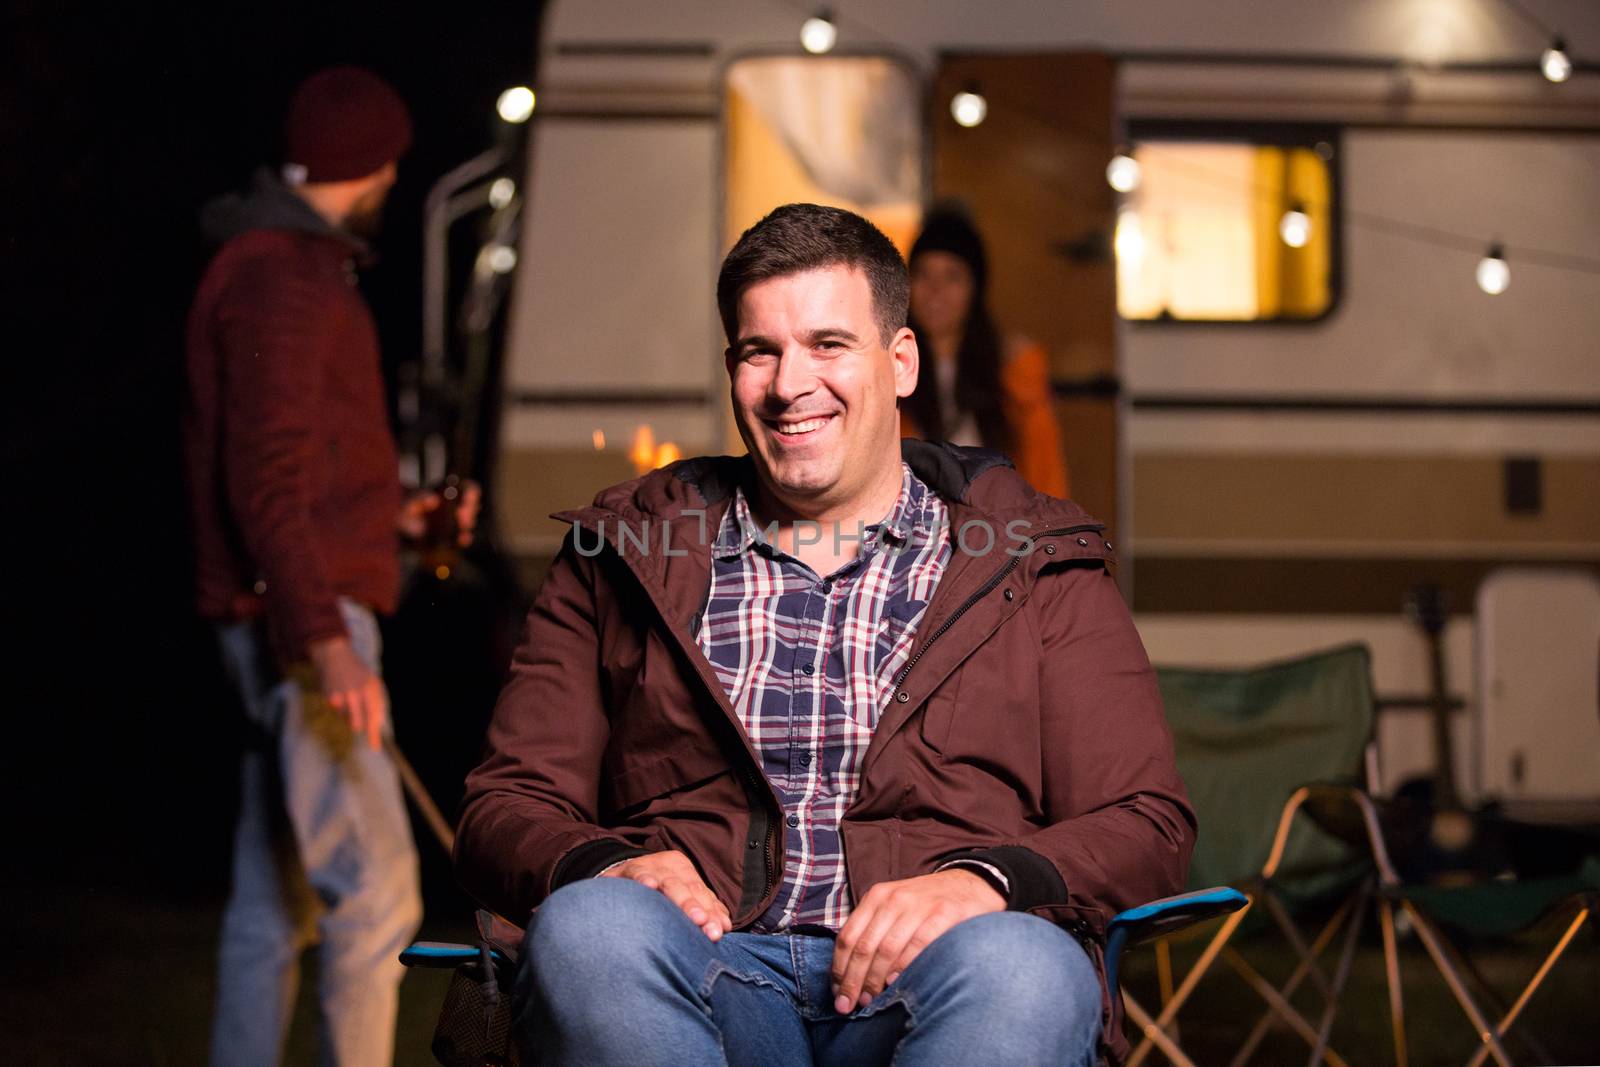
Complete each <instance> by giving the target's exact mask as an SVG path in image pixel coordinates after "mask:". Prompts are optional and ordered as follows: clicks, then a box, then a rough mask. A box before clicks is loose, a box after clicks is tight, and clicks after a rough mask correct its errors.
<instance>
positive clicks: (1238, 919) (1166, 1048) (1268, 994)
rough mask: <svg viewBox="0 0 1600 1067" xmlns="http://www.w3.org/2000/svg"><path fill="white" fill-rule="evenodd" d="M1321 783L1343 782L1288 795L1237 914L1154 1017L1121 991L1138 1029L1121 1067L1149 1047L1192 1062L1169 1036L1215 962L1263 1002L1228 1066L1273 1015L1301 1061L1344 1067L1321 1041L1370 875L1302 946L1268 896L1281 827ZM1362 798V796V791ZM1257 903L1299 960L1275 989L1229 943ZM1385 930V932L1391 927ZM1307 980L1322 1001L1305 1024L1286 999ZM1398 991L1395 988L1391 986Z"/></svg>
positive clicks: (1243, 1055) (1185, 1066)
mask: <svg viewBox="0 0 1600 1067" xmlns="http://www.w3.org/2000/svg"><path fill="white" fill-rule="evenodd" d="M1323 788H1332V789H1339V788H1343V787H1335V786H1329V787H1322V786H1302V787H1301V788H1299V789H1297V790H1295V792H1294V793H1293V794H1291V795H1290V797H1289V799H1288V801H1287V802H1286V803H1285V804H1284V806H1283V811H1282V813H1281V814H1280V815H1279V817H1278V827H1277V830H1276V832H1275V833H1274V835H1273V841H1272V850H1271V852H1270V853H1269V854H1268V857H1267V861H1266V863H1265V864H1264V865H1263V867H1262V869H1261V873H1260V874H1259V875H1258V876H1256V877H1255V878H1252V879H1250V880H1249V881H1248V882H1246V883H1243V884H1241V885H1239V886H1237V887H1236V888H1238V889H1239V890H1240V891H1241V892H1242V893H1243V894H1244V896H1245V897H1246V898H1247V900H1248V903H1247V904H1246V905H1245V906H1244V907H1243V908H1242V909H1240V910H1239V911H1237V912H1235V913H1234V914H1232V915H1230V916H1229V917H1228V918H1227V919H1226V920H1225V921H1224V922H1223V924H1222V926H1221V927H1220V928H1218V930H1217V931H1216V933H1215V934H1213V935H1212V937H1211V940H1210V941H1209V942H1208V943H1207V944H1206V947H1205V949H1204V950H1203V951H1202V952H1201V954H1200V958H1199V959H1197V960H1196V961H1195V963H1194V965H1193V966H1192V967H1191V968H1190V969H1189V972H1188V974H1186V975H1185V976H1184V979H1183V981H1182V982H1181V983H1180V984H1179V986H1178V988H1177V990H1176V991H1174V992H1173V993H1172V994H1171V996H1170V997H1168V996H1163V1005H1162V1008H1161V1011H1160V1013H1159V1014H1157V1015H1154V1016H1152V1014H1151V1013H1150V1012H1149V1011H1148V1010H1146V1009H1145V1008H1144V1006H1143V1005H1141V1004H1140V1003H1139V1002H1138V1001H1137V1000H1136V999H1135V998H1134V997H1133V996H1132V995H1131V994H1129V993H1128V992H1127V991H1126V990H1123V991H1122V1000H1123V1007H1124V1010H1125V1011H1126V1013H1127V1016H1128V1018H1129V1019H1131V1020H1133V1022H1134V1024H1135V1025H1136V1026H1137V1027H1138V1028H1139V1031H1140V1038H1141V1040H1140V1042H1139V1044H1138V1045H1137V1046H1135V1048H1134V1050H1133V1052H1132V1054H1131V1055H1130V1056H1129V1057H1128V1061H1127V1067H1139V1065H1140V1064H1141V1063H1143V1062H1144V1061H1145V1059H1146V1058H1147V1057H1149V1055H1150V1054H1151V1052H1153V1051H1156V1050H1160V1052H1161V1053H1162V1054H1163V1055H1164V1056H1166V1058H1167V1059H1168V1060H1169V1061H1171V1062H1172V1063H1173V1064H1175V1065H1177V1067H1193V1065H1194V1061H1193V1060H1192V1059H1190V1058H1189V1056H1188V1055H1187V1054H1186V1053H1184V1052H1183V1050H1182V1048H1181V1047H1179V1045H1178V1043H1177V1041H1176V1040H1175V1039H1174V1036H1173V1035H1174V1031H1175V1023H1176V1020H1177V1015H1178V1012H1179V1011H1180V1010H1181V1009H1182V1008H1183V1006H1184V1004H1185V1003H1186V1002H1187V1001H1188V999H1189V997H1190V995H1191V994H1192V993H1193V992H1194V990H1195V989H1196V987H1198V986H1199V984H1200V981H1201V979H1203V978H1204V977H1205V976H1206V974H1207V973H1208V972H1209V971H1210V969H1211V967H1212V965H1213V964H1214V963H1216V961H1217V960H1218V959H1221V960H1222V961H1223V962H1225V963H1227V964H1228V966H1229V967H1231V968H1232V969H1233V970H1234V971H1235V972H1236V973H1237V974H1238V975H1239V976H1240V977H1241V978H1242V979H1244V981H1245V983H1246V984H1247V985H1249V986H1250V988H1251V989H1252V990H1254V991H1255V993H1256V994H1257V995H1258V996H1259V997H1261V999H1262V1000H1263V1001H1264V1002H1265V1003H1266V1011H1265V1012H1263V1014H1262V1015H1261V1016H1260V1017H1259V1018H1258V1019H1257V1020H1256V1023H1255V1026H1254V1027H1253V1028H1252V1029H1251V1031H1250V1034H1249V1036H1248V1037H1247V1038H1246V1039H1245V1042H1244V1043H1243V1044H1242V1045H1241V1046H1240V1047H1239V1050H1238V1052H1237V1053H1236V1054H1235V1055H1234V1058H1233V1060H1232V1061H1231V1067H1241V1065H1243V1064H1244V1063H1247V1062H1248V1061H1249V1059H1250V1057H1251V1056H1252V1055H1253V1054H1254V1053H1255V1050H1256V1049H1257V1047H1259V1045H1260V1043H1261V1040H1262V1038H1263V1037H1265V1036H1266V1033H1267V1030H1268V1027H1269V1026H1270V1025H1271V1022H1272V1020H1273V1018H1274V1017H1277V1018H1279V1019H1281V1020H1282V1021H1283V1022H1285V1023H1287V1024H1288V1025H1289V1027H1290V1028H1291V1029H1293V1030H1294V1031H1295V1032H1296V1033H1298V1034H1299V1035H1300V1036H1301V1037H1302V1038H1304V1039H1305V1041H1306V1044H1307V1045H1309V1046H1310V1047H1311V1054H1310V1058H1309V1059H1308V1061H1307V1062H1308V1064H1316V1063H1318V1062H1322V1063H1325V1064H1327V1067H1349V1064H1348V1063H1347V1062H1346V1061H1345V1059H1344V1058H1343V1057H1342V1056H1340V1055H1339V1054H1338V1053H1337V1052H1335V1051H1334V1050H1333V1049H1332V1048H1330V1047H1329V1044H1328V1038H1329V1035H1330V1034H1331V1033H1332V1030H1333V1022H1334V1019H1335V1018H1336V1016H1337V1014H1338V1006H1339V999H1340V995H1341V994H1342V993H1343V991H1344V987H1345V985H1346V983H1347V982H1348V980H1349V976H1350V967H1351V963H1352V961H1353V959H1354V955H1355V946H1356V942H1357V937H1358V935H1359V933H1360V928H1361V921H1362V917H1363V915H1364V913H1365V911H1366V903H1367V901H1368V899H1370V898H1371V897H1372V895H1373V893H1374V889H1375V885H1374V878H1373V877H1372V876H1371V875H1368V876H1365V877H1364V878H1362V879H1361V881H1360V882H1359V883H1358V885H1357V886H1356V888H1355V889H1354V890H1353V891H1352V892H1351V893H1350V894H1349V895H1347V896H1346V898H1345V900H1344V901H1343V902H1342V903H1341V904H1340V906H1339V907H1338V909H1337V910H1336V911H1335V912H1334V915H1333V917H1332V918H1330V919H1329V920H1328V922H1327V923H1326V925H1324V927H1323V928H1322V930H1321V931H1320V932H1319V933H1318V934H1317V936H1316V938H1315V939H1314V940H1313V941H1312V942H1311V943H1309V944H1307V942H1306V940H1305V938H1304V936H1303V935H1302V934H1301V932H1300V929H1299V927H1298V926H1297V925H1296V924H1295V922H1294V920H1293V919H1292V918H1291V917H1290V916H1289V913H1288V909H1286V908H1285V907H1284V906H1283V902H1282V901H1281V900H1280V899H1279V898H1278V896H1277V895H1276V893H1277V890H1276V887H1275V885H1274V881H1273V880H1274V878H1276V876H1277V874H1278V869H1279V867H1280V866H1281V865H1282V863H1283V856H1284V852H1285V850H1286V848H1287V846H1288V841H1289V832H1290V830H1291V829H1292V828H1293V825H1294V819H1295V816H1296V815H1297V814H1299V812H1300V808H1301V806H1302V805H1304V804H1305V802H1306V801H1307V800H1308V799H1310V798H1311V797H1312V796H1313V795H1315V792H1314V791H1316V790H1320V789H1323ZM1363 795H1364V794H1363ZM1257 903H1259V904H1261V906H1262V908H1263V909H1264V910H1265V911H1266V912H1267V914H1268V916H1269V917H1270V918H1271V920H1272V922H1273V923H1274V925H1276V926H1277V927H1278V929H1279V930H1280V931H1281V932H1282V933H1283V935H1284V937H1285V938H1286V939H1287V940H1288V941H1289V943H1290V945H1291V946H1293V948H1294V950H1295V954H1296V955H1297V956H1298V957H1299V962H1298V965H1297V966H1296V968H1295V970H1294V972H1293V973H1292V974H1291V975H1290V976H1289V978H1288V979H1287V980H1286V981H1285V982H1284V985H1283V988H1282V989H1277V988H1274V987H1273V985H1272V983H1271V982H1269V981H1268V980H1267V979H1266V978H1264V977H1262V975H1261V974H1260V973H1259V972H1257V971H1256V970H1255V968H1253V967H1252V966H1250V964H1249V963H1248V962H1247V961H1246V960H1245V958H1244V957H1243V956H1242V955H1240V954H1239V952H1238V951H1237V950H1235V949H1234V948H1233V947H1232V946H1231V945H1230V944H1229V941H1230V940H1231V939H1232V938H1233V935H1234V933H1235V932H1236V931H1237V930H1238V928H1239V926H1240V924H1241V923H1243V922H1244V920H1245V917H1246V916H1247V915H1248V914H1249V913H1250V911H1251V909H1252V908H1254V907H1255V906H1256V904H1257ZM1341 929H1342V930H1343V931H1344V939H1343V943H1342V945H1341V946H1340V950H1339V960H1338V963H1337V965H1336V967H1335V970H1334V973H1333V975H1332V976H1331V977H1330V976H1329V975H1328V974H1326V973H1325V972H1324V971H1323V969H1322V967H1321V965H1320V964H1319V963H1318V960H1319V958H1320V957H1321V955H1322V954H1323V952H1324V951H1325V950H1326V949H1327V948H1328V946H1329V945H1330V944H1332V943H1333V940H1334V938H1335V937H1336V936H1338V934H1339V932H1340V930H1341ZM1391 932H1392V931H1391ZM1307 977H1310V978H1311V979H1312V980H1313V981H1314V983H1315V984H1316V985H1317V986H1318V988H1319V989H1320V990H1321V992H1322V993H1323V996H1324V999H1325V1002H1326V1003H1325V1006H1324V1010H1323V1013H1322V1018H1321V1019H1320V1020H1319V1024H1318V1025H1315V1026H1313V1025H1312V1023H1311V1022H1310V1020H1308V1019H1307V1018H1306V1017H1305V1016H1304V1015H1303V1014H1301V1012H1300V1011H1299V1010H1298V1009H1296V1008H1295V1007H1294V1006H1293V1004H1291V1003H1290V999H1289V998H1290V997H1292V996H1293V995H1294V993H1295V991H1296V990H1297V989H1299V987H1300V985H1301V984H1302V983H1303V982H1304V981H1305V979H1306V978H1307ZM1396 988H1398V987H1396Z"/></svg>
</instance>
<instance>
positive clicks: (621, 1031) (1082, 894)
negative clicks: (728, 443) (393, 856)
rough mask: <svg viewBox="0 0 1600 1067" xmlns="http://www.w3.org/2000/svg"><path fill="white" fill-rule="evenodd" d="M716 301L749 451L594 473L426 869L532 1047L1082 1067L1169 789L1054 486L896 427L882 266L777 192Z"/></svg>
mask: <svg viewBox="0 0 1600 1067" xmlns="http://www.w3.org/2000/svg"><path fill="white" fill-rule="evenodd" d="M717 297H718V305H719V310H720V312H721V316H722V321H723V325H724V328H725V330H726V333H727V337H728V350H727V369H728V376H729V381H730V385H731V395H732V400H733V407H734V412H735V415H736V417H737V420H738V424H739V429H740V434H741V436H742V437H743V439H744V442H745V445H746V447H747V449H748V451H749V455H748V456H746V457H739V458H732V457H716V458H702V459H695V460H688V461H684V462H681V463H677V464H674V465H672V466H670V467H667V468H665V469H663V470H660V471H656V472H654V473H652V474H649V475H646V476H644V477H643V478H640V479H636V480H635V481H632V482H628V483H626V484H624V485H620V486H616V487H614V488H611V489H608V490H606V491H604V492H602V493H601V494H600V495H599V496H598V497H597V498H596V500H595V502H594V504H593V505H591V506H590V507H588V508H584V509H581V510H578V511H574V512H567V513H563V515H562V516H560V517H561V518H563V519H564V520H566V521H570V522H571V523H572V525H573V534H572V537H571V538H569V540H568V543H567V545H566V546H565V547H564V549H563V551H562V553H561V555H560V556H559V557H558V558H557V560H556V563H555V566H554V567H553V569H552V571H551V573H550V576H549V578H548V579H547V580H546V582H545V585H544V587H543V589H542V590H541V592H540V594H539V597H538V600H537V602H536V603H535V604H534V607H533V609H532V611H531V613H530V615H529V620H528V626H527V631H526V634H525V636H524V639H523V643H522V645H521V647H520V649H519V650H518V652H517V654H516V657H515V660H514V662H513V665H512V676H511V679H510V681H509V682H508V683H507V685H506V688H505V690H504V692H503V693H502V695H501V698H500V702H499V705H498V706H497V708H496V710H495V715H494V720H493V723H492V724H491V727H490V733H489V755H488V757H487V758H486V760H485V761H484V763H483V764H482V765H481V766H480V767H479V768H478V769H477V770H476V771H474V772H473V774H472V775H471V777H470V778H469V780H468V783H467V797H466V803H465V807H464V809H463V815H462V822H461V828H460V834H459V837H458V843H457V853H456V862H457V869H458V871H459V873H460V876H461V878H462V880H463V883H464V884H465V885H466V886H467V888H468V889H469V890H470V891H472V892H473V893H474V894H475V895H476V896H477V897H478V898H479V899H480V900H482V901H483V902H484V903H485V904H487V905H489V906H490V907H492V908H494V909H496V910H498V911H499V912H501V913H502V914H504V915H506V916H508V917H510V918H512V919H515V920H517V921H519V922H524V923H526V924H527V925H528V930H527V938H526V942H525V944H524V946H523V948H524V952H523V956H522V964H521V968H522V969H521V973H520V980H519V984H518V989H517V1014H516V1018H517V1038H518V1040H519V1041H521V1042H522V1043H523V1045H524V1048H525V1049H526V1052H527V1054H528V1056H529V1057H530V1058H531V1059H532V1060H533V1061H534V1062H548V1063H561V1064H566V1063H573V1064H576V1063H585V1064H680V1063H682V1064H687V1063H693V1064H700V1063H732V1064H743V1063H751V1064H756V1063H759V1064H811V1063H840V1064H858V1063H887V1062H889V1061H890V1059H891V1058H892V1059H893V1060H894V1062H896V1063H900V1064H957V1063H970V1062H994V1063H1006V1064H1035V1063H1037V1064H1045V1063H1050V1064H1061V1063H1068V1064H1087V1063H1092V1062H1094V1060H1095V1059H1096V1058H1097V1056H1098V1055H1102V1054H1103V1055H1105V1056H1107V1057H1108V1058H1110V1059H1113V1060H1115V1059H1116V1058H1117V1057H1118V1056H1119V1055H1120V1052H1121V1050H1122V1049H1123V1047H1124V1045H1123V1042H1122V1040H1121V1033H1120V1027H1119V1025H1118V1017H1117V1015H1116V1013H1115V1010H1114V1005H1113V1004H1112V1003H1111V1002H1110V999H1109V998H1108V997H1107V996H1106V994H1105V982H1104V976H1103V969H1102V967H1101V956H1102V947H1101V946H1102V944H1103V938H1104V932H1105V926H1106V923H1107V922H1108V921H1109V919H1110V918H1111V916H1112V915H1114V914H1115V913H1116V912H1117V911H1119V910H1121V909H1123V908H1126V907H1129V906H1131V905H1133V904H1137V903H1142V902H1143V901H1146V900H1149V899H1152V898H1155V897H1160V896H1164V895H1167V894H1169V893H1172V892H1175V891H1177V890H1178V889H1179V888H1180V887H1181V886H1182V884H1183V880H1184V874H1185V871H1186V867H1187V864H1188V857H1189V852H1190V849H1191V847H1192V844H1193V840H1194V829H1195V828H1194V819H1193V815H1192V813H1191V811H1190V809H1189V806H1188V803H1187V800H1186V798H1185V795H1184V792H1183V786H1182V783H1181V782H1180V781H1179V779H1178V776H1177V773H1176V771H1175V769H1174V766H1173V760H1172V746H1171V741H1170V738H1169V736H1168V734H1167V731H1166V727H1165V724H1164V720H1163V716H1162V712H1161V704H1160V698H1159V696H1158V695H1157V692H1156V687H1155V682H1154V677H1153V674H1152V672H1151V670H1150V667H1149V663H1148V661H1147V660H1146V658H1145V655H1144V651H1143V648H1142V646H1141V645H1140V642H1139V639H1138V635H1137V634H1136V633H1135V631H1134V629H1133V625H1132V622H1131V620H1130V619H1129V616H1128V612H1127V609H1126V607H1125V606H1124V605H1123V602H1122V599H1121V597H1120V595H1119V594H1118V592H1117V589H1116V586H1115V583H1114V582H1113V580H1112V579H1111V577H1110V575H1109V574H1108V571H1107V566H1108V563H1109V560H1110V555H1111V545H1110V543H1109V542H1107V541H1106V540H1105V539H1104V537H1103V536H1102V527H1101V526H1100V524H1098V523H1096V522H1095V521H1094V520H1092V519H1091V518H1089V517H1088V516H1087V515H1086V514H1084V512H1083V511H1082V510H1081V509H1079V508H1078V507H1077V506H1076V505H1074V504H1071V503H1069V502H1067V501H1063V500H1057V499H1054V498H1051V497H1047V496H1044V495H1041V494H1039V493H1037V492H1036V491H1034V490H1033V489H1032V488H1031V487H1030V486H1028V484H1027V483H1026V482H1024V481H1023V480H1022V479H1021V478H1020V477H1018V476H1017V474H1016V472H1015V471H1014V470H1012V469H1011V467H1010V465H1009V464H1008V463H1007V462H1006V461H1005V460H1004V459H1003V458H1002V457H1001V456H999V455H998V454H996V453H992V452H986V451H983V450H981V449H968V448H957V447H954V446H949V445H933V444H928V443H925V442H921V441H914V440H908V441H905V442H903V443H902V442H901V440H900V433H899V416H898V409H897V403H898V400H899V399H900V398H902V397H905V396H907V395H909V394H910V392H911V391H912V390H913V389H914V388H915V386H916V381H917V373H918V353H917V346H916V341H915V338H914V337H913V335H912V333H911V331H910V330H908V329H906V325H905V322H906V301H907V280H906V270H905V265H904V263H903V261H902V260H901V258H900V256H899V254H898V253H897V252H896V250H895V248H894V246H893V245H892V244H891V243H890V242H889V241H888V239H887V238H885V237H884V236H883V234H881V233H880V232H879V231H878V230H876V229H875V228H874V227H873V226H872V225H871V224H870V223H868V222H867V221H866V220H865V219H862V218H860V217H859V216H857V215H853V214H851V213H849V212H846V211H841V210H838V209H835V208H825V207H818V206H816V205H811V204H791V205H788V206H786V207H783V208H779V209H778V210H777V211H774V212H773V213H772V214H771V215H769V216H767V217H766V218H765V219H763V220H762V221H761V222H760V223H758V224H757V225H756V226H754V227H752V228H751V229H750V230H749V231H747V232H746V233H745V234H744V236H743V237H741V238H740V240H739V242H738V244H737V245H736V246H735V247H734V249H733V251H732V252H730V253H729V255H728V257H727V259H726V260H725V261H724V263H723V267H722V273H721V277H720V278H719V281H718V287H717Z"/></svg>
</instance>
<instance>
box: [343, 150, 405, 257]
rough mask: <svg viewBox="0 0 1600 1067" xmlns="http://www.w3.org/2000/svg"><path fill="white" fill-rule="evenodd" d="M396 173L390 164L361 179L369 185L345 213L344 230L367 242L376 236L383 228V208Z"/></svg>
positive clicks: (392, 186)
mask: <svg viewBox="0 0 1600 1067" xmlns="http://www.w3.org/2000/svg"><path fill="white" fill-rule="evenodd" d="M396 172H397V168H396V167H395V165H394V164H393V163H390V164H388V165H387V166H385V167H384V168H383V169H382V170H380V171H378V172H377V173H376V174H374V175H372V176H371V177H369V178H364V179H362V180H363V181H365V182H368V183H369V184H368V185H367V187H366V188H365V189H363V190H362V191H361V194H360V195H359V196H357V197H356V199H355V200H354V202H352V203H351V205H350V210H349V211H348V212H346V213H345V217H344V228H345V229H346V230H348V231H349V232H350V233H353V234H355V235H356V236H357V237H361V238H365V239H366V240H369V241H370V240H372V239H373V238H375V237H377V236H378V231H379V230H381V229H382V228H383V206H384V204H385V203H387V202H388V199H389V190H390V189H393V188H394V180H395V175H396Z"/></svg>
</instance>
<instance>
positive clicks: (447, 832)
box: [383, 736, 456, 855]
mask: <svg viewBox="0 0 1600 1067" xmlns="http://www.w3.org/2000/svg"><path fill="white" fill-rule="evenodd" d="M383 750H384V751H385V752H387V753H388V754H389V759H390V760H392V761H393V763H394V768H395V770H397V771H399V772H400V784H401V785H403V786H405V790H406V796H408V797H410V798H411V803H413V804H415V805H416V806H417V810H418V811H420V812H421V813H422V821H423V822H425V823H427V824H428V829H430V830H432V831H433V836H434V837H436V838H438V839H439V844H441V845H443V846H444V850H445V852H446V853H447V854H452V855H453V854H454V853H455V849H456V832H455V830H453V829H451V827H450V821H449V820H448V819H446V818H445V817H444V812H442V811H440V810H439V805H437V804H435V803H434V802H433V798H432V797H430V796H429V795H428V790H427V789H426V788H425V787H424V786H423V784H422V779H421V778H419V777H417V772H416V769H415V768H413V767H412V766H411V761H410V760H408V759H406V757H405V755H404V754H403V753H402V752H401V751H400V746H399V745H397V744H395V740H394V738H393V737H389V736H385V737H384V739H383Z"/></svg>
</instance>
